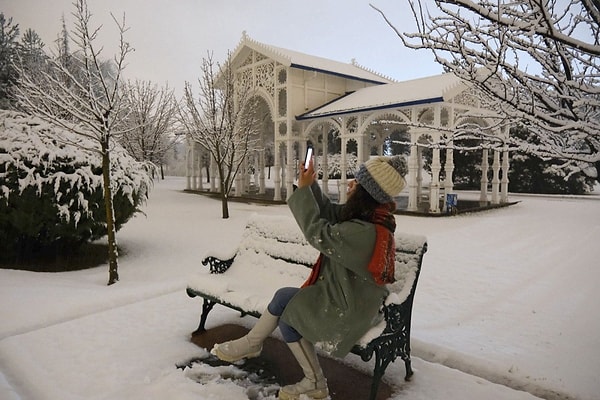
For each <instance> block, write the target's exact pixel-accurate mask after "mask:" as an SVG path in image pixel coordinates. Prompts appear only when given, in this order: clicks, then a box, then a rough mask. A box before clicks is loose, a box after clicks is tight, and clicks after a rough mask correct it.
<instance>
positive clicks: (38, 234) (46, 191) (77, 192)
mask: <svg viewBox="0 0 600 400" xmlns="http://www.w3.org/2000/svg"><path fill="white" fill-rule="evenodd" d="M97 147H98V145H97V143H95V141H93V140H92V139H87V138H85V137H83V136H81V135H75V134H73V133H71V132H69V131H67V130H65V129H62V128H59V127H56V126H53V125H51V124H49V123H47V122H44V121H42V120H41V119H38V118H35V117H31V116H27V115H24V114H20V113H15V112H7V111H0V261H2V262H7V263H17V264H18V263H19V262H20V261H23V260H27V259H30V258H32V257H36V256H40V255H44V254H46V253H48V254H57V253H68V252H74V251H76V250H77V249H78V248H79V247H80V246H81V245H82V244H84V243H89V242H91V241H94V240H97V239H99V238H101V237H103V236H105V235H106V233H107V231H106V213H105V208H104V194H103V183H102V182H103V181H102V159H101V156H100V154H99V153H98V152H95V151H93V149H94V148H97ZM111 179H112V186H113V202H114V210H115V223H116V227H117V230H118V229H120V228H121V227H122V226H123V224H125V223H126V222H127V221H128V220H129V219H130V218H131V217H132V216H133V215H134V214H135V213H136V212H137V211H138V207H139V206H140V205H141V204H142V203H143V202H144V201H145V200H146V199H147V195H148V189H149V185H150V183H151V180H150V177H149V175H148V174H147V172H146V170H145V168H144V164H142V163H139V162H137V161H135V160H134V159H133V158H132V157H130V156H129V155H128V154H127V153H126V151H125V150H124V149H122V148H120V147H119V146H118V145H116V144H115V146H114V148H113V150H112V151H111Z"/></svg>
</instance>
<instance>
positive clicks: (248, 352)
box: [210, 310, 279, 362]
mask: <svg viewBox="0 0 600 400" xmlns="http://www.w3.org/2000/svg"><path fill="white" fill-rule="evenodd" d="M278 322H279V317H276V316H274V315H273V314H271V313H270V312H269V311H268V310H265V312H264V313H263V315H262V316H261V317H260V318H259V319H258V321H257V322H256V325H254V328H252V329H251V330H250V332H248V334H247V335H246V336H242V337H241V338H239V339H236V340H230V341H228V342H224V343H217V344H215V346H214V347H213V348H212V350H211V351H210V352H211V353H212V354H214V355H216V356H217V357H219V358H220V359H221V360H223V361H227V362H235V361H238V360H241V359H242V358H252V357H258V356H259V355H260V352H261V351H262V347H263V346H262V345H263V342H264V340H265V339H266V338H267V337H268V336H269V335H270V334H271V332H273V331H274V330H275V328H277V323H278Z"/></svg>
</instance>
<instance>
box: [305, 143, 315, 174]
mask: <svg viewBox="0 0 600 400" xmlns="http://www.w3.org/2000/svg"><path fill="white" fill-rule="evenodd" d="M312 156H313V148H312V146H308V147H307V148H306V158H305V159H304V169H308V163H309V162H310V159H311V158H312Z"/></svg>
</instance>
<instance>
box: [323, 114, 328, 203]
mask: <svg viewBox="0 0 600 400" xmlns="http://www.w3.org/2000/svg"><path fill="white" fill-rule="evenodd" d="M321 135H322V136H321V137H322V140H321V143H322V151H323V153H322V156H321V170H322V171H323V179H322V180H321V190H322V191H323V193H325V194H326V195H328V194H329V162H328V159H327V152H328V151H329V149H328V148H327V142H328V137H327V136H328V135H327V130H326V129H325V126H324V125H323V126H322V128H321Z"/></svg>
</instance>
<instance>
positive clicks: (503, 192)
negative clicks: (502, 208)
mask: <svg viewBox="0 0 600 400" xmlns="http://www.w3.org/2000/svg"><path fill="white" fill-rule="evenodd" d="M508 157H509V154H508V149H507V148H506V147H505V148H504V151H503V152H502V179H501V181H500V202H501V203H508V170H509V159H508Z"/></svg>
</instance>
